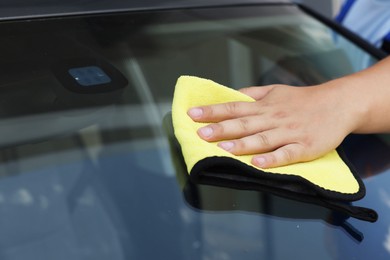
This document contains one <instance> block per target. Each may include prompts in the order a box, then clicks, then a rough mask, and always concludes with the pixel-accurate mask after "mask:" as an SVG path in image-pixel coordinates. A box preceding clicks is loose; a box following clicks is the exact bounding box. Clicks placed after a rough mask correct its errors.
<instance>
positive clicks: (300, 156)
mask: <svg viewBox="0 0 390 260" xmlns="http://www.w3.org/2000/svg"><path fill="white" fill-rule="evenodd" d="M304 151H305V149H304V146H303V145H301V144H299V143H293V144H288V145H285V146H282V147H280V148H278V149H276V150H274V151H272V152H269V153H264V154H259V155H255V156H253V158H252V164H253V165H255V166H257V167H260V168H273V167H279V166H284V165H289V164H293V163H297V162H301V161H308V160H310V158H306V156H305V153H304ZM313 158H314V157H313Z"/></svg>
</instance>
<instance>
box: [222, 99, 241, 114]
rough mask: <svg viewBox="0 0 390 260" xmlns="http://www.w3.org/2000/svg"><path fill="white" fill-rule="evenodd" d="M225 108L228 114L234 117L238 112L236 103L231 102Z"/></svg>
mask: <svg viewBox="0 0 390 260" xmlns="http://www.w3.org/2000/svg"><path fill="white" fill-rule="evenodd" d="M224 107H225V110H226V112H227V113H228V114H231V115H234V114H236V112H237V107H238V104H237V103H236V102H229V103H225V104H224Z"/></svg>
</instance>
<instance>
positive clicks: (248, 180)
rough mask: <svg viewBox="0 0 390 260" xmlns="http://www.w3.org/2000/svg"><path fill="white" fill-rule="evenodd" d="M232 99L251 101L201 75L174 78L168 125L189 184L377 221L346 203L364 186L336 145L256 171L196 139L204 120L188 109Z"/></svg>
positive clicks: (245, 160) (360, 195)
mask: <svg viewBox="0 0 390 260" xmlns="http://www.w3.org/2000/svg"><path fill="white" fill-rule="evenodd" d="M233 101H244V102H253V101H254V99H252V98H251V97H249V96H246V95H244V94H242V93H240V92H238V91H236V90H233V89H230V88H227V87H224V86H222V85H220V84H218V83H215V82H213V81H211V80H207V79H202V78H198V77H192V76H181V77H180V78H179V79H178V81H177V84H176V87H175V93H174V99H173V104H172V123H173V128H174V134H175V137H176V139H177V141H178V142H179V144H180V147H181V151H182V154H183V157H184V160H185V163H186V166H187V171H188V174H189V176H190V179H191V180H192V181H193V182H195V183H203V184H211V185H218V186H225V187H231V188H238V189H251V190H262V191H268V192H272V193H274V194H277V195H280V196H284V197H289V198H293V199H298V200H302V201H306V202H315V203H316V204H321V205H323V206H326V207H328V208H332V209H337V210H341V211H344V212H345V213H348V214H349V215H351V216H353V217H356V218H359V219H362V220H367V221H372V222H374V221H376V220H377V214H376V212H375V211H373V210H371V209H367V208H362V207H355V206H351V205H349V203H348V202H351V201H356V200H359V199H361V198H363V197H364V196H365V187H364V184H363V182H362V180H361V179H360V177H359V175H358V174H357V173H356V172H355V171H354V170H353V168H352V167H351V166H350V165H348V163H347V161H346V158H345V157H344V156H343V155H342V153H341V151H340V149H337V150H333V151H331V152H329V153H328V154H326V155H325V156H323V157H321V158H318V159H316V160H313V161H309V162H303V163H296V164H292V165H287V166H282V167H276V168H270V169H261V168H258V167H256V166H254V165H253V164H251V162H250V161H251V158H252V156H251V155H241V156H236V155H233V154H231V153H229V152H227V151H225V150H223V149H221V148H220V147H218V146H217V143H216V142H207V141H204V140H203V139H201V138H200V137H199V136H198V134H197V130H198V129H199V128H200V127H202V126H204V125H206V123H199V122H194V121H193V120H192V119H191V118H190V117H189V116H188V115H187V111H188V110H189V109H190V108H191V107H196V106H203V105H210V104H217V103H225V102H233Z"/></svg>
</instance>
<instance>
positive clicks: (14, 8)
mask: <svg viewBox="0 0 390 260" xmlns="http://www.w3.org/2000/svg"><path fill="white" fill-rule="evenodd" d="M286 3H291V1H289V0H149V1H144V0H133V1H122V0H111V1H106V0H96V1H92V2H91V1H83V0H69V1H62V0H32V1H26V0H6V1H2V4H1V6H2V8H0V20H14V19H26V18H41V17H53V16H68V15H78V14H94V13H109V12H110V13H111V12H123V11H137V10H154V9H170V8H191V7H202V6H226V5H245V4H246V5H247V4H286Z"/></svg>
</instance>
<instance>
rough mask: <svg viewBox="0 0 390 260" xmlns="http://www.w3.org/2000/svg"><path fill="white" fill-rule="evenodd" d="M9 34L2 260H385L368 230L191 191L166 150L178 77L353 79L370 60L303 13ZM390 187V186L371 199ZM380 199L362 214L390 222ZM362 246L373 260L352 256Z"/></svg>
mask: <svg viewBox="0 0 390 260" xmlns="http://www.w3.org/2000/svg"><path fill="white" fill-rule="evenodd" d="M0 34H1V35H2V40H1V41H0V64H1V68H2V69H1V70H0V99H1V102H0V135H1V139H0V147H1V149H0V162H1V164H0V178H1V179H0V212H1V218H0V230H1V232H0V248H1V250H0V252H1V253H0V255H1V258H2V259H26V258H28V259H153V258H156V257H159V258H164V259H335V258H336V259H351V256H358V257H357V258H360V259H367V258H368V257H369V256H371V255H372V254H370V252H372V251H371V250H375V252H376V253H378V252H380V253H381V255H382V256H385V257H388V256H389V253H388V251H386V250H390V246H388V245H389V243H387V244H386V245H387V247H384V246H383V243H384V242H383V241H385V234H383V236H381V237H376V236H375V234H377V233H376V232H373V231H374V230H371V229H370V227H373V226H369V224H365V223H361V222H359V221H355V220H351V223H352V224H353V226H354V227H352V226H349V224H348V225H347V224H346V223H345V222H343V221H340V220H339V219H338V217H337V215H335V214H334V213H333V212H332V211H329V210H326V209H323V208H321V207H318V206H314V205H306V204H303V203H298V202H293V201H289V200H286V199H281V198H278V197H276V196H272V195H270V194H266V193H261V192H254V191H239V190H231V189H225V188H217V187H211V186H194V185H192V184H190V183H188V181H187V179H186V174H185V173H184V174H183V172H182V168H180V167H181V166H180V159H181V158H180V152H178V151H177V149H175V147H172V146H170V143H169V137H170V134H171V133H170V130H169V125H166V122H165V120H164V118H166V115H167V114H168V112H169V111H170V110H171V102H172V96H173V91H174V86H175V83H176V80H177V78H178V77H179V76H180V75H194V76H199V77H204V78H209V79H212V80H214V81H216V82H218V83H221V84H224V85H226V86H230V87H232V88H235V89H238V88H241V87H246V86H252V85H263V84H272V83H283V84H290V85H298V86H304V85H312V84H318V83H321V82H324V81H326V80H330V79H333V78H336V77H340V76H342V75H345V74H349V73H352V72H354V71H356V70H357V69H358V68H360V67H359V66H360V64H357V62H356V60H354V59H351V56H350V55H349V53H350V52H351V51H354V52H355V54H357V55H361V56H362V57H363V56H364V57H370V56H369V55H368V54H366V53H365V52H364V51H362V50H361V49H359V48H358V47H356V46H355V45H354V44H352V43H351V42H349V41H348V40H346V39H345V38H343V37H342V36H340V35H338V34H337V33H335V32H334V31H332V30H330V29H329V28H327V27H326V26H324V25H322V24H320V23H319V22H317V21H316V20H314V19H312V18H310V17H308V16H306V15H305V14H304V13H302V12H301V11H300V10H299V9H297V8H296V7H294V6H292V5H285V6H258V7H256V6H250V7H242V8H238V7H235V8H209V9H198V10H195V9H186V10H172V11H159V12H157V11H156V12H134V13H120V14H111V15H104V16H102V15H95V16H85V17H84V16H79V17H67V18H57V19H40V20H29V21H15V22H3V23H0ZM353 57H356V56H353ZM370 59H372V58H371V57H370ZM373 138H375V140H376V142H377V143H378V144H379V145H380V147H381V149H379V150H378V149H377V148H375V149H376V150H375V151H379V152H378V153H380V154H381V155H382V157H375V161H374V160H373V159H372V160H371V159H366V161H367V160H371V161H368V162H367V163H370V165H371V166H372V167H371V168H370V173H371V175H372V174H374V173H375V172H383V171H386V170H387V169H388V165H389V161H388V158H390V157H389V156H388V155H389V146H388V144H387V143H386V141H385V140H386V136H375V137H373ZM370 143H373V142H370ZM351 147H352V149H353V147H354V146H353V144H351ZM354 151H355V152H357V150H356V149H355V150H354ZM363 152H367V151H363ZM361 155H362V154H359V153H357V155H356V156H357V157H358V156H361ZM383 156H384V157H383ZM378 158H379V159H378ZM381 158H385V159H381ZM381 160H382V161H381ZM360 162H361V164H362V165H361V168H364V167H366V164H364V163H363V162H362V161H360ZM380 178H381V179H380ZM376 180H378V181H376ZM386 181H387V183H388V181H389V178H388V177H386V175H384V174H382V175H380V176H379V177H378V178H376V179H373V180H372V181H371V182H370V184H368V185H367V186H368V188H370V187H374V188H375V187H377V186H380V184H381V183H384V182H386ZM369 185H371V186H369ZM378 190H381V189H378ZM378 196H381V198H389V197H390V194H389V193H388V192H387V191H386V190H385V189H382V191H381V193H380V195H378ZM378 196H376V195H375V196H374V195H372V196H368V198H365V199H364V201H363V203H362V204H370V203H376V204H375V205H377V204H378V207H380V206H381V205H382V206H383V207H385V206H384V205H385V204H384V203H385V202H383V203H382V204H381V202H378V198H377V197H378ZM380 201H384V200H380ZM385 201H388V200H385ZM377 210H378V211H380V209H377ZM379 213H380V214H381V213H382V216H384V217H386V213H385V212H379ZM387 216H388V213H387ZM385 219H386V218H385ZM388 224H389V223H387V226H386V228H381V230H382V232H385V231H386V232H387V231H388V230H387V227H388ZM356 227H357V229H358V230H355V228H356ZM375 230H376V231H377V229H375ZM351 234H352V235H351ZM362 234H363V235H362ZM362 236H365V239H366V241H368V242H367V243H368V244H369V245H368V246H367V243H366V244H363V246H362V244H359V242H356V241H359V240H360V241H361V239H362ZM367 248H370V250H368V249H367ZM375 255H376V256H377V254H375ZM377 259H378V258H377Z"/></svg>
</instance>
